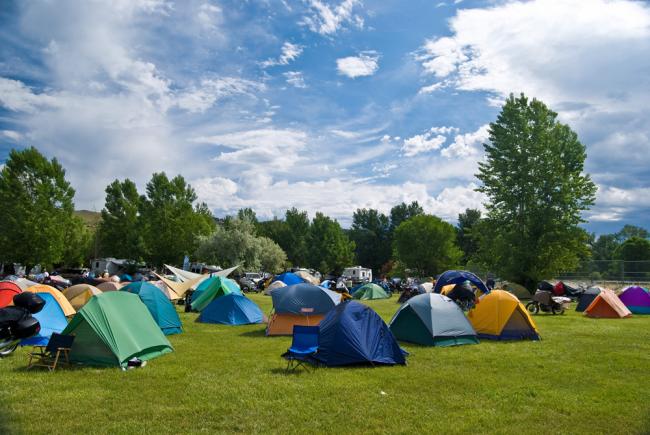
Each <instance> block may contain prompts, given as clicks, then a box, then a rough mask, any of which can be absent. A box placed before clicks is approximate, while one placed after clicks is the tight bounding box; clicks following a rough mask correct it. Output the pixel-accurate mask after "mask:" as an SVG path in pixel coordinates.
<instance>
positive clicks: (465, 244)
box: [456, 208, 481, 263]
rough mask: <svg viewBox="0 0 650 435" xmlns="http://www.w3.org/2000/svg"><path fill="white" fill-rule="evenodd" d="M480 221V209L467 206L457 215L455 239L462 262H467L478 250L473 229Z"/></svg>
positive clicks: (476, 238)
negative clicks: (460, 252) (461, 253)
mask: <svg viewBox="0 0 650 435" xmlns="http://www.w3.org/2000/svg"><path fill="white" fill-rule="evenodd" d="M480 221H481V211H480V210H476V209H473V208H468V209H467V210H465V211H464V212H463V213H460V214H459V215H458V226H457V227H456V240H457V241H458V246H459V247H460V249H461V251H463V259H462V262H463V263H467V262H468V261H469V260H470V259H471V258H472V257H473V256H474V255H476V253H477V251H478V237H477V235H476V232H475V230H477V229H478V228H477V224H478V223H479V222H480Z"/></svg>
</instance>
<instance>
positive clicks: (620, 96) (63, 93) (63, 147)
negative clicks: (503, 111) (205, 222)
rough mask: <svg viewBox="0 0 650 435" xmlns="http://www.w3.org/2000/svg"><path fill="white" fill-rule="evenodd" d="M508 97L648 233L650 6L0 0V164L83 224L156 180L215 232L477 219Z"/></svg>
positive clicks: (603, 217) (599, 222)
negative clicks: (21, 162) (31, 152)
mask: <svg viewBox="0 0 650 435" xmlns="http://www.w3.org/2000/svg"><path fill="white" fill-rule="evenodd" d="M510 92H515V93H517V92H525V93H526V94H527V95H529V96H531V97H532V96H534V97H538V98H540V99H542V100H543V101H545V102H546V103H547V104H548V105H549V106H551V108H553V109H554V110H556V111H557V112H558V113H559V115H560V119H561V120H562V121H563V122H567V123H568V124H569V125H570V126H571V127H572V128H573V129H574V130H576V131H577V132H578V134H579V136H580V138H581V140H582V142H583V143H584V144H585V145H586V146H587V152H588V160H587V164H586V168H587V171H588V172H589V173H590V174H591V175H592V177H593V179H594V181H595V182H596V183H597V184H598V186H599V192H598V200H597V204H596V206H595V207H594V209H593V210H592V211H590V212H589V213H588V214H587V215H586V217H587V218H588V219H589V224H588V228H589V229H590V230H592V231H596V232H608V231H615V230H617V229H618V228H620V227H621V226H622V225H623V224H624V223H634V224H637V225H645V226H650V219H648V217H647V216H648V213H649V212H650V175H649V171H648V168H649V167H650V114H649V112H648V111H647V101H650V6H649V5H648V4H647V3H644V2H636V1H628V0H591V1H589V2H585V1H581V0H574V1H571V0H531V1H497V0H490V1H470V0H464V1H463V0H461V1H459V0H447V1H424V0H422V1H420V0H409V1H406V2H405V1H379V0H377V1H372V2H369V1H366V2H362V1H359V0H344V1H340V0H336V1H325V0H300V1H291V0H266V1H263V0H259V1H241V0H240V1H219V0H210V1H208V0H201V1H194V0H189V1H182V2H181V1H176V2H174V1H171V0H113V1H108V0H106V1H102V0H88V1H81V0H78V1H66V0H60V1H56V2H55V1H38V2H37V1H24V2H23V1H14V2H12V1H4V2H2V3H1V4H0V160H3V159H5V158H6V156H7V154H8V152H9V150H10V149H11V148H15V147H18V148H20V147H24V146H29V145H34V146H36V147H37V148H39V149H40V150H41V151H42V152H44V153H45V154H47V155H48V156H56V157H57V158H58V159H59V160H60V161H61V162H62V163H63V164H64V166H65V167H66V168H67V170H68V177H69V179H70V180H71V181H72V183H73V185H74V187H75V188H76V190H77V196H76V204H77V208H86V209H91V210H92V209H96V210H100V209H101V208H102V206H103V200H104V188H105V186H106V185H107V184H108V183H110V182H111V181H112V180H113V179H115V178H120V179H122V178H126V177H128V178H131V179H133V180H134V181H136V182H137V183H138V185H139V186H140V187H141V188H143V186H144V184H145V183H146V181H147V180H148V179H149V178H150V176H151V174H152V172H154V171H161V170H164V171H166V172H167V173H168V174H177V173H180V174H182V175H183V176H184V177H185V178H186V179H187V180H188V181H189V182H190V183H191V184H192V185H193V186H194V187H195V188H196V190H197V193H198V194H199V197H200V199H201V200H204V201H206V202H207V203H208V204H209V206H210V207H211V208H212V209H213V210H214V212H215V214H217V215H220V216H222V215H224V214H228V213H232V212H234V211H236V210H237V209H239V208H241V207H253V208H254V209H255V210H256V211H257V213H258V215H259V216H260V217H262V218H270V217H273V216H275V215H278V216H280V215H282V214H283V213H284V210H285V209H286V208H288V207H292V206H296V207H298V208H301V209H305V210H308V211H309V212H310V214H311V215H313V213H315V212H316V211H323V212H325V213H326V214H328V215H330V216H333V217H335V218H337V219H339V221H340V222H341V223H342V224H343V225H347V224H349V222H350V218H351V214H352V212H353V211H354V209H356V208H358V207H374V208H379V209H381V210H382V211H384V212H387V211H388V210H389V209H390V207H391V206H392V205H394V204H396V203H399V202H401V201H412V200H417V201H419V202H420V203H421V204H423V205H424V207H425V209H426V210H427V211H428V212H430V213H434V214H436V215H439V216H441V217H443V218H445V219H446V220H449V221H450V222H453V221H455V219H456V216H457V215H458V213H459V212H461V211H463V210H464V209H465V208H467V207H479V208H480V207H481V204H482V202H483V201H484V198H482V196H481V195H480V194H478V193H476V192H475V190H474V189H475V187H476V183H477V181H476V179H475V178H474V174H475V172H476V167H477V162H478V161H480V160H481V159H482V158H483V151H482V146H481V144H482V143H483V142H484V141H485V140H486V135H487V124H488V123H489V122H491V121H492V120H494V118H495V117H496V114H497V113H498V111H499V105H500V102H501V101H503V98H504V96H506V95H507V94H508V93H510Z"/></svg>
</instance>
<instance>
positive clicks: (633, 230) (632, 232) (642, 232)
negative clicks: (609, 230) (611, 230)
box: [615, 224, 650, 243]
mask: <svg viewBox="0 0 650 435" xmlns="http://www.w3.org/2000/svg"><path fill="white" fill-rule="evenodd" d="M615 236H616V239H617V240H618V241H619V242H620V243H623V242H625V241H626V240H627V239H629V238H632V237H639V238H641V239H647V238H650V232H648V230H646V229H645V228H642V227H637V226H636V225H629V224H628V225H624V226H623V228H621V230H620V231H619V232H618V233H616V234H615Z"/></svg>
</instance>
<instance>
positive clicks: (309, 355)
mask: <svg viewBox="0 0 650 435" xmlns="http://www.w3.org/2000/svg"><path fill="white" fill-rule="evenodd" d="M316 352H318V326H300V325H294V326H293V340H292V342H291V347H290V348H289V349H288V350H287V351H286V352H285V353H284V354H282V357H283V358H284V359H286V360H287V369H286V371H290V370H296V369H297V368H298V367H300V366H303V367H304V368H305V370H307V371H309V369H308V368H307V366H306V365H305V364H312V365H316V364H317V361H316V360H315V359H314V357H313V356H314V354H315V353H316Z"/></svg>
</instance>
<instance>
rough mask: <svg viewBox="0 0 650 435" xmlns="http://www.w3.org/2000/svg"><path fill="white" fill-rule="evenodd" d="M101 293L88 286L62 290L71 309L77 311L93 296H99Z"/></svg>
mask: <svg viewBox="0 0 650 435" xmlns="http://www.w3.org/2000/svg"><path fill="white" fill-rule="evenodd" d="M101 293H102V291H101V290H100V289H98V288H97V287H94V286H92V285H90V284H77V285H73V286H72V287H68V288H67V289H65V290H63V296H65V298H66V299H67V300H68V302H70V305H72V307H73V308H74V309H75V310H77V311H79V310H80V309H81V307H83V306H84V305H86V302H88V301H89V300H90V298H92V297H93V296H95V295H99V294H101Z"/></svg>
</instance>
